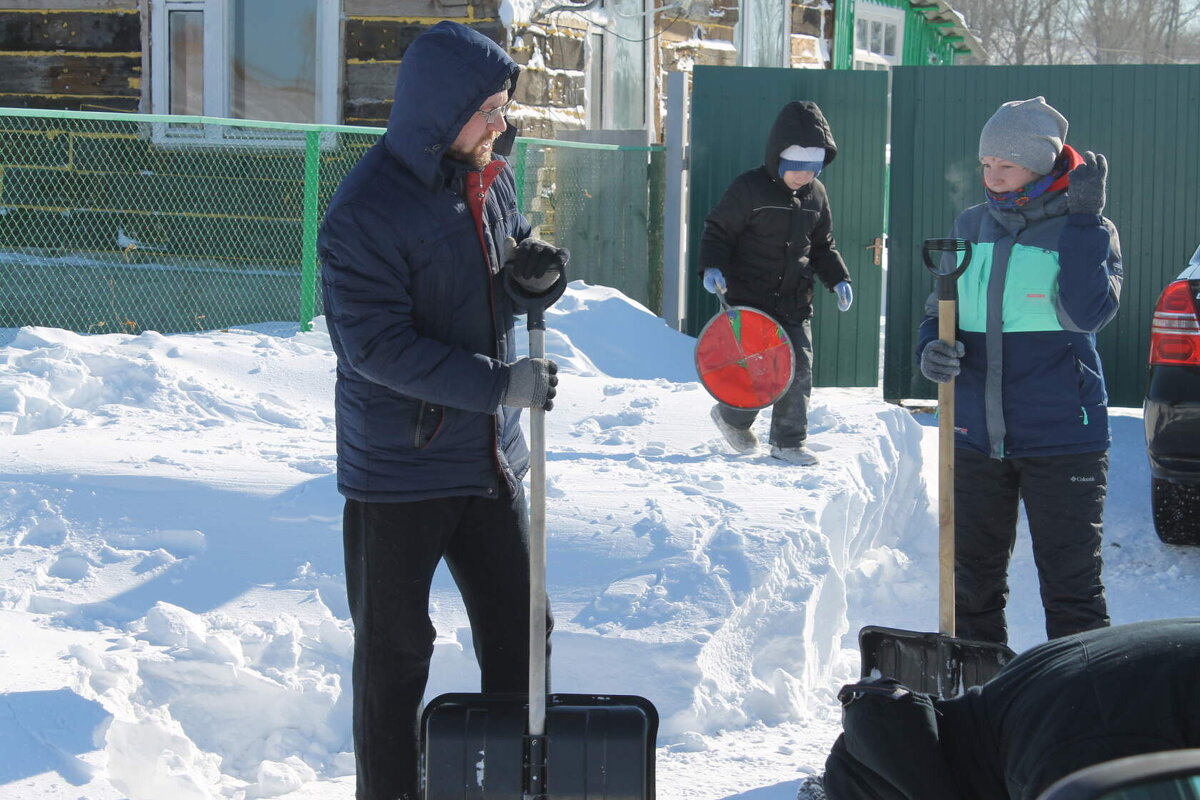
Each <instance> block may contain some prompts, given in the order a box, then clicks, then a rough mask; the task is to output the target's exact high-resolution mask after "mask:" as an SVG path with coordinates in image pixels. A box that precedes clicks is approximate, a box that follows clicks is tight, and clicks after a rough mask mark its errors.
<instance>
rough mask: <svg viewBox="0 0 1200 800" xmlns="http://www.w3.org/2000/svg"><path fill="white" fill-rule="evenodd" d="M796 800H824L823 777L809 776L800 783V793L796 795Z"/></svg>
mask: <svg viewBox="0 0 1200 800" xmlns="http://www.w3.org/2000/svg"><path fill="white" fill-rule="evenodd" d="M796 800H825V781H824V780H823V776H820V775H810V776H809V777H807V778H805V779H804V780H802V781H800V791H798V792H797V793H796Z"/></svg>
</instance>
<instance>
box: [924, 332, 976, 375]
mask: <svg viewBox="0 0 1200 800" xmlns="http://www.w3.org/2000/svg"><path fill="white" fill-rule="evenodd" d="M966 352H967V351H966V348H965V347H963V343H962V342H955V343H954V345H953V346H951V345H948V344H946V343H945V342H943V341H942V340H941V339H934V340H933V341H932V342H930V343H929V344H927V345H925V349H924V350H922V351H921V374H922V375H924V376H925V377H926V378H929V380H931V381H933V382H934V383H949V382H950V380H951V379H952V378H953V377H954V376H955V375H957V374H958V373H960V372H962V367H961V366H960V365H959V363H958V360H959V359H960V358H962V357H963V356H964V355H966Z"/></svg>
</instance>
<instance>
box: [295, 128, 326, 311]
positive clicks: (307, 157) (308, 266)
mask: <svg viewBox="0 0 1200 800" xmlns="http://www.w3.org/2000/svg"><path fill="white" fill-rule="evenodd" d="M320 177H321V134H320V132H318V131H308V133H306V134H305V135H304V223H303V224H304V245H303V250H302V253H301V257H300V330H302V331H310V330H312V319H313V309H314V308H315V307H316V302H317V297H316V294H317V225H318V224H319V220H318V219H317V189H318V187H319V185H320Z"/></svg>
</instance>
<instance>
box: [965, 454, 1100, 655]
mask: <svg viewBox="0 0 1200 800" xmlns="http://www.w3.org/2000/svg"><path fill="white" fill-rule="evenodd" d="M954 459H955V460H954V526H955V536H954V546H955V553H954V580H955V592H954V607H955V616H956V623H957V625H956V630H955V633H956V634H957V635H958V636H960V637H962V638H966V639H978V640H981V641H985V642H1001V643H1007V642H1008V626H1007V623H1006V622H1005V618H1004V607H1005V605H1006V604H1007V602H1008V564H1009V560H1010V559H1011V558H1012V552H1013V547H1014V545H1015V544H1016V540H1017V504H1018V502H1023V503H1024V504H1025V516H1026V517H1027V518H1028V520H1029V534H1030V537H1031V539H1032V544H1033V560H1034V563H1035V564H1036V565H1037V571H1038V583H1039V585H1040V588H1041V595H1042V607H1043V608H1044V609H1045V612H1046V636H1047V637H1048V638H1051V639H1055V638H1058V637H1060V636H1068V635H1070V634H1072V633H1079V632H1080V631H1088V630H1092V629H1093V628H1103V627H1106V626H1107V625H1108V624H1109V619H1108V604H1107V601H1106V600H1105V597H1104V584H1103V582H1102V581H1101V577H1100V572H1101V568H1102V566H1103V564H1102V560H1101V555H1100V547H1101V534H1102V531H1103V522H1102V520H1103V516H1104V499H1105V497H1106V495H1107V494H1108V453H1107V451H1099V452H1093V453H1077V454H1071V455H1059V456H1039V457H1034V458H1006V459H996V458H989V457H987V456H985V455H982V454H980V453H976V452H975V451H973V450H967V449H964V448H961V447H960V448H956V449H955V451H954Z"/></svg>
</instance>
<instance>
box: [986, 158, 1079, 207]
mask: <svg viewBox="0 0 1200 800" xmlns="http://www.w3.org/2000/svg"><path fill="white" fill-rule="evenodd" d="M1063 149H1064V150H1066V148H1063ZM1070 166H1072V164H1071V159H1070V158H1063V157H1062V156H1061V155H1060V156H1059V158H1058V160H1057V161H1055V162H1054V166H1053V167H1052V168H1051V169H1050V174H1049V175H1043V176H1042V177H1040V178H1038V179H1037V180H1036V181H1034V182H1032V183H1027V184H1025V185H1024V186H1022V187H1021V188H1020V189H1015V190H1013V191H1011V192H993V191H992V190H991V189H989V188H987V186H986V185H985V186H984V187H983V190H984V191H985V192H986V193H987V199H988V203H989V204H991V206H992V208H996V209H1000V210H1002V211H1013V210H1015V209H1018V208H1022V207H1023V206H1027V205H1029V203H1030V201H1031V200H1033V199H1034V198H1037V197H1041V196H1042V195H1044V194H1045V193H1046V191H1047V190H1049V189H1050V187H1051V186H1052V185H1053V184H1054V182H1055V181H1057V180H1058V179H1059V178H1061V177H1062V176H1064V175H1066V174H1067V172H1068V170H1069V168H1070Z"/></svg>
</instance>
